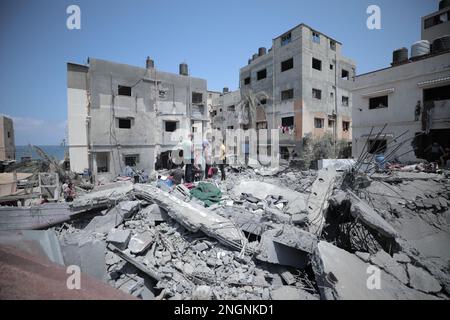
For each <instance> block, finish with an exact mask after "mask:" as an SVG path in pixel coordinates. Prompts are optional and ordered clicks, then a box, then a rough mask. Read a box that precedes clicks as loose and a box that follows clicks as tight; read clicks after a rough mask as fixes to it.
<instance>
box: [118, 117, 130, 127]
mask: <svg viewBox="0 0 450 320" xmlns="http://www.w3.org/2000/svg"><path fill="white" fill-rule="evenodd" d="M117 122H118V127H119V129H131V119H130V118H118V119H117Z"/></svg>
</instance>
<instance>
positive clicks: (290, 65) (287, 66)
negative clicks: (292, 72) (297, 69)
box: [281, 58, 294, 72]
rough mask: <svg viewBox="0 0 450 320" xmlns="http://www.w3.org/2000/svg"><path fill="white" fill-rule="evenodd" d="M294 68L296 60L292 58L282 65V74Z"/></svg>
mask: <svg viewBox="0 0 450 320" xmlns="http://www.w3.org/2000/svg"><path fill="white" fill-rule="evenodd" d="M293 67H294V58H290V59H288V60H286V61H283V62H282V63H281V72H284V71H286V70H289V69H292V68H293Z"/></svg>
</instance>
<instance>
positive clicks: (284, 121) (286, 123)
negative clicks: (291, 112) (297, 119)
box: [281, 117, 294, 127]
mask: <svg viewBox="0 0 450 320" xmlns="http://www.w3.org/2000/svg"><path fill="white" fill-rule="evenodd" d="M281 126H282V127H293V126H294V117H285V118H281Z"/></svg>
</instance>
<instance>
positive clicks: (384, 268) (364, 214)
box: [0, 167, 450, 300]
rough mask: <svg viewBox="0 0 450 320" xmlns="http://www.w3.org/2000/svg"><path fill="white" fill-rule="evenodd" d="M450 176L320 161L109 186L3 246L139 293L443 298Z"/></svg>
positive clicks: (1, 238)
mask: <svg viewBox="0 0 450 320" xmlns="http://www.w3.org/2000/svg"><path fill="white" fill-rule="evenodd" d="M274 172H275V171H274ZM449 181H450V180H449V176H448V172H444V173H443V174H430V173H425V172H419V173H417V172H402V171H395V172H390V173H375V174H372V175H371V176H369V175H366V174H364V173H359V172H355V171H353V170H347V171H344V172H337V171H336V170H335V169H334V168H333V167H328V168H326V169H322V170H320V171H313V170H311V171H299V170H294V169H291V168H286V169H284V170H282V171H279V172H277V173H274V174H270V175H261V174H258V173H256V172H255V170H254V169H246V170H241V171H240V172H239V173H233V172H229V173H228V174H227V180H226V181H222V182H217V181H216V182H214V181H213V182H211V181H210V182H200V183H194V185H193V188H192V189H189V188H187V187H185V186H183V185H178V186H173V187H171V188H168V189H160V188H158V187H157V182H156V181H153V182H150V183H147V184H139V183H136V184H132V183H131V182H118V183H113V184H109V185H106V186H101V187H96V188H95V189H94V190H93V191H92V192H90V193H87V194H85V195H83V196H81V197H78V198H77V199H75V201H74V202H73V203H72V204H71V205H70V207H68V208H66V209H65V210H67V211H68V212H69V213H70V214H69V218H68V219H67V220H65V222H63V223H61V222H55V223H54V224H53V227H50V226H47V228H48V229H47V230H45V231H39V230H34V231H33V230H28V231H4V232H0V244H1V245H2V246H3V245H8V246H15V247H21V249H26V250H27V251H28V252H30V253H34V254H36V255H44V256H46V257H47V258H48V259H49V260H50V261H53V262H54V263H56V264H59V265H65V266H69V265H77V266H80V268H81V271H82V273H83V274H87V275H89V276H91V277H94V278H95V279H97V280H99V281H102V282H104V283H107V284H109V285H110V286H111V287H113V288H116V289H118V290H120V291H122V292H124V293H126V294H129V295H131V296H134V297H137V298H140V299H150V300H152V299H171V300H184V299H188V300H190V299H192V300H196V299H216V300H219V299H244V300H267V299H298V300H310V299H311V300H316V299H448V298H449V297H450V274H449V269H448V265H449V264H448V262H449V260H450V252H449V250H448V244H449V243H450V212H449V206H450V183H449ZM216 183H217V184H216ZM0 211H2V208H0ZM0 213H1V212H0ZM18 233H19V234H20V237H21V238H20V239H22V240H23V238H24V237H25V238H26V239H27V242H23V241H18V240H17V239H18V237H19V236H18ZM24 243H34V244H35V245H33V246H29V247H26V248H24ZM36 247H39V248H41V250H38V251H36V250H35V249H33V248H36ZM373 268H375V269H373ZM368 270H378V273H377V274H378V275H379V276H380V278H379V279H378V280H379V281H378V280H377V279H375V280H374V281H373V283H372V284H373V286H374V287H375V288H377V286H378V284H380V288H379V289H378V290H373V289H374V288H372V287H370V286H368V285H367V283H368V277H369V276H370V275H371V274H370V273H368ZM0 298H1V297H0Z"/></svg>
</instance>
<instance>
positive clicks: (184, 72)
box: [180, 63, 189, 76]
mask: <svg viewBox="0 0 450 320" xmlns="http://www.w3.org/2000/svg"><path fill="white" fill-rule="evenodd" d="M180 74H181V75H182V76H188V75H189V71H188V65H187V63H180Z"/></svg>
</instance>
